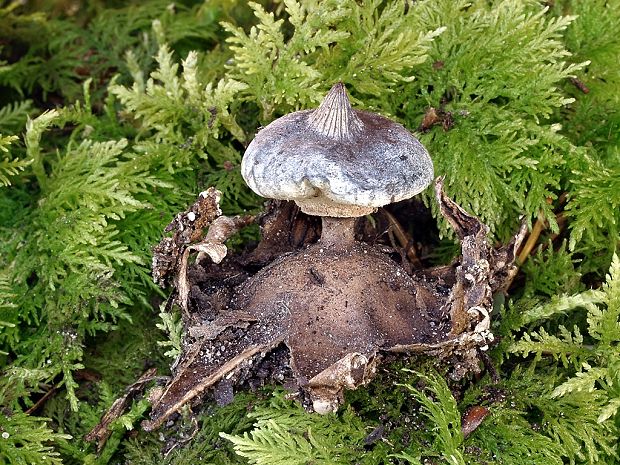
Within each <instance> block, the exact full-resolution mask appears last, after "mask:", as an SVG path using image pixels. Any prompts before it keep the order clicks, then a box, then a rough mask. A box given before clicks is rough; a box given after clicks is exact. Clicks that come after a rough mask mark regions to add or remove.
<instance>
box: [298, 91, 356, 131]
mask: <svg viewBox="0 0 620 465" xmlns="http://www.w3.org/2000/svg"><path fill="white" fill-rule="evenodd" d="M308 123H309V125H310V127H312V128H313V129H314V130H315V131H317V132H319V133H320V134H323V135H324V136H326V137H330V138H332V139H337V140H348V139H352V138H353V136H355V135H356V134H359V133H360V132H361V131H362V129H363V128H364V124H363V123H362V120H360V119H359V118H358V117H357V115H356V114H355V111H354V110H353V108H351V103H350V102H349V97H348V96H347V91H346V89H345V87H344V84H343V83H342V82H339V83H338V84H336V85H335V86H334V87H332V89H331V90H330V91H329V93H328V94H327V95H326V96H325V98H324V99H323V102H321V105H320V106H319V107H318V108H317V109H316V110H314V111H313V112H312V114H311V115H310V117H309V118H308Z"/></svg>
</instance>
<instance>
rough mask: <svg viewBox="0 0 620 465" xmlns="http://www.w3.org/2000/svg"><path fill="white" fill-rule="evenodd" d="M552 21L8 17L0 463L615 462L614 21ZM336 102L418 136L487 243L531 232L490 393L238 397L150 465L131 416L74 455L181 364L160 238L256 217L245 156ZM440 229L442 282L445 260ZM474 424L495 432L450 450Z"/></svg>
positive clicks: (456, 388) (265, 9) (491, 7)
mask: <svg viewBox="0 0 620 465" xmlns="http://www.w3.org/2000/svg"><path fill="white" fill-rule="evenodd" d="M546 3H552V5H551V6H550V7H547V6H545V4H544V3H543V2H538V1H534V0H528V1H517V0H496V1H491V2H489V1H486V0H474V1H469V2H466V1H460V0H459V1H452V0H432V1H431V0H423V1H417V2H406V3H403V2H400V1H391V0H390V1H379V0H376V1H375V0H373V1H369V2H356V1H353V0H346V1H331V0H328V1H315V0H304V1H300V2H298V1H294V0H286V1H284V2H281V1H275V2H269V1H266V2H261V3H260V4H255V3H250V4H247V3H246V2H236V1H228V0H218V1H211V2H205V3H200V2H194V1H191V0H188V1H183V2H179V3H170V2H169V1H151V2H134V3H130V4H127V5H123V6H120V5H117V6H118V8H116V7H115V6H114V4H112V3H106V4H105V5H104V4H103V3H101V2H95V3H93V4H92V5H90V4H89V5H90V6H87V5H86V4H85V3H84V2H81V3H80V2H77V3H75V2H73V3H67V2H45V1H43V2H37V3H36V6H29V5H27V4H24V3H23V2H11V3H8V4H6V5H4V6H2V7H1V8H0V31H3V37H2V41H1V46H0V363H1V375H0V400H1V404H2V405H3V410H2V412H1V414H0V416H1V418H0V432H2V433H5V432H6V433H7V434H8V435H9V436H8V438H5V437H4V436H2V438H0V461H8V462H10V463H16V464H18V463H52V464H56V463H61V461H62V463H66V464H72V463H98V464H105V463H117V462H119V463H120V462H126V463H139V464H145V465H146V464H154V463H161V462H162V461H164V462H165V463H175V464H177V463H178V464H181V463H216V464H232V463H247V462H248V461H249V462H251V463H372V464H380V463H386V464H387V463H395V464H396V463H425V461H426V463H428V462H429V461H430V462H433V463H441V462H445V463H480V464H484V463H505V464H521V463H542V464H547V463H548V464H556V463H576V464H577V463H579V464H581V463H584V464H585V463H595V462H599V463H609V464H613V463H618V462H619V461H620V460H619V458H618V454H619V453H620V451H618V449H617V448H618V446H617V438H618V436H619V431H618V428H619V421H620V420H619V416H618V408H619V407H620V400H619V399H620V378H619V376H618V373H619V372H620V370H619V369H618V362H617V360H618V359H620V354H618V349H617V347H618V343H619V341H618V334H620V327H619V326H618V312H619V311H620V310H619V309H620V306H619V303H618V286H619V283H620V275H619V273H620V271H619V270H618V266H619V265H618V261H617V260H616V259H614V260H613V264H612V266H611V271H610V272H609V276H608V277H607V278H606V277H605V273H606V272H607V270H609V266H610V263H611V262H612V257H613V256H614V252H617V248H618V243H619V241H620V231H619V229H618V225H619V224H620V185H619V184H618V182H619V181H618V180H620V162H619V160H620V156H619V150H620V149H619V143H620V139H619V137H620V136H619V134H620V131H618V128H620V112H619V108H620V105H618V99H619V98H620V97H618V96H619V95H620V92H619V90H620V89H619V86H620V75H619V74H618V73H619V72H620V71H618V69H619V68H618V66H617V56H618V55H619V54H620V39H619V38H618V37H619V36H618V34H617V24H618V23H619V22H620V4H618V2H617V1H604V0H593V1H588V2H581V1H577V0H557V1H555V2H546ZM33 5H34V4H33ZM338 80H340V81H343V82H344V83H345V84H346V85H347V88H348V90H349V92H350V94H351V96H352V99H353V101H354V104H355V105H356V106H357V107H360V108H366V109H371V110H373V111H377V112H380V113H383V114H386V115H389V116H391V117H393V118H396V119H398V120H399V121H400V122H401V123H402V124H403V125H404V126H405V127H407V128H408V129H409V130H411V131H417V135H418V136H419V137H420V138H421V140H422V141H423V143H424V144H425V145H426V146H427V147H428V149H429V151H430V152H431V154H432V156H433V160H434V163H435V167H436V172H437V174H441V175H445V176H446V184H447V190H448V193H449V194H450V195H451V196H452V197H454V198H456V200H457V201H458V202H459V203H460V204H461V205H463V206H464V207H465V208H466V209H467V210H468V211H471V212H473V213H475V214H477V215H478V216H480V217H481V218H482V219H483V220H484V221H485V222H486V223H487V224H489V226H490V227H491V230H492V232H493V234H494V238H495V239H500V240H503V239H506V238H507V237H508V236H509V235H510V234H511V233H512V232H513V231H515V230H516V229H517V227H518V223H519V217H520V216H522V215H525V216H526V218H527V219H529V220H532V219H535V218H538V217H541V218H544V219H546V221H547V223H548V228H547V229H546V230H545V231H544V232H543V234H542V236H541V239H540V240H539V241H538V245H539V251H538V253H537V254H536V255H535V256H533V257H532V258H531V259H529V260H528V261H527V262H526V264H525V266H524V267H523V273H522V274H520V275H519V277H518V278H517V279H516V280H515V283H514V285H513V287H512V288H511V291H510V294H509V295H508V296H507V297H506V299H505V301H506V302H507V304H506V305H505V306H502V305H501V302H502V301H503V300H504V299H503V298H501V297H499V296H498V298H497V299H496V302H497V312H496V315H495V320H494V330H495V333H496V335H498V336H501V340H500V341H499V343H498V344H497V346H496V347H495V348H494V349H493V351H492V354H491V355H492V358H493V359H494V360H495V361H496V363H497V368H498V371H499V375H500V383H499V384H498V385H494V384H493V383H491V382H490V381H489V380H488V379H487V378H486V377H485V378H483V379H481V380H474V379H470V380H466V381H463V382H461V383H458V384H454V383H451V384H446V383H445V381H443V379H444V378H445V376H443V374H441V375H438V374H437V373H436V371H435V370H437V369H438V367H435V366H433V363H432V360H431V361H429V360H420V359H412V360H410V361H407V362H401V363H399V364H398V366H395V367H392V369H390V370H386V371H385V372H382V373H380V374H379V376H378V377H377V379H375V381H373V383H371V384H370V385H369V386H367V387H365V388H363V389H359V390H358V391H355V392H351V393H348V394H347V405H346V407H344V408H343V410H342V411H341V412H339V413H338V414H335V415H332V416H328V417H319V416H316V415H307V414H306V413H305V412H303V411H302V410H301V409H300V408H299V407H298V406H297V405H296V404H295V403H293V402H291V401H289V400H286V399H285V396H284V393H283V392H281V391H280V390H278V389H276V390H275V394H273V395H271V392H272V391H273V389H271V388H269V389H266V390H264V391H262V392H259V393H255V394H249V393H240V394H238V395H237V397H236V399H235V401H234V402H233V403H232V404H231V405H229V406H227V407H224V408H219V407H215V406H213V405H212V404H211V403H210V402H208V401H207V402H205V404H204V405H203V407H202V409H201V410H200V411H197V412H196V413H197V414H198V417H197V418H198V423H195V422H194V421H193V420H192V419H191V418H193V417H192V416H191V415H185V416H184V417H183V418H182V419H180V420H178V421H177V422H176V423H175V426H174V431H168V432H167V433H166V434H168V433H170V434H171V435H173V436H174V435H176V436H174V438H175V439H174V442H175V444H176V445H175V448H174V449H173V450H172V452H171V453H170V454H169V455H167V456H166V458H165V459H164V458H162V455H161V454H162V452H161V451H162V447H163V446H164V444H163V442H162V441H161V440H160V436H159V434H158V433H152V434H146V433H144V432H140V431H139V428H138V425H139V422H140V420H141V419H142V418H143V417H144V415H145V412H146V409H147V408H148V405H147V402H146V400H145V399H144V398H142V397H140V396H138V397H137V398H136V399H135V400H134V402H133V403H132V405H131V408H130V411H129V412H128V413H127V414H126V415H125V416H123V417H122V418H121V419H119V420H117V422H115V423H114V425H113V427H112V436H111V437H110V439H109V441H108V443H107V444H106V446H105V447H104V449H103V450H102V451H101V453H100V454H97V451H96V449H95V447H94V446H93V445H91V444H87V443H86V442H85V441H84V440H83V439H82V438H83V437H84V435H85V434H86V433H87V432H88V431H89V429H90V428H92V427H93V426H94V425H95V424H96V423H97V421H98V420H99V418H100V416H101V414H102V413H103V412H104V411H105V410H106V409H107V408H108V407H109V406H110V405H111V404H112V402H113V401H114V399H116V398H117V397H119V396H120V395H122V394H123V391H124V388H125V387H126V386H127V385H129V384H131V383H132V382H134V381H135V380H136V379H137V378H138V377H139V376H140V375H141V374H142V373H143V372H144V370H145V369H146V368H147V367H150V366H153V365H155V366H158V367H160V372H161V373H165V370H166V368H165V367H166V365H167V364H168V361H167V359H166V357H165V356H164V355H163V353H162V352H164V351H165V350H172V351H173V352H174V349H175V347H178V344H179V341H178V324H176V322H175V321H174V320H173V319H171V318H170V317H169V316H168V315H166V316H165V317H164V319H163V320H162V319H159V318H158V317H157V313H158V308H159V304H160V302H161V300H162V298H163V297H164V296H163V295H162V292H161V290H159V289H157V288H156V287H155V286H154V284H153V283H152V281H151V277H150V270H149V263H150V260H151V247H152V245H153V244H156V243H157V242H158V241H159V239H160V237H161V231H162V228H163V227H164V226H165V225H166V224H167V223H168V222H169V221H170V219H171V218H172V216H173V215H174V213H176V212H177V211H179V210H181V209H183V208H184V207H185V206H186V205H187V204H188V203H189V202H190V201H191V200H192V199H193V198H195V195H196V192H198V191H200V190H202V189H204V188H205V187H206V186H209V185H215V186H217V187H218V189H220V190H221V191H222V192H223V193H224V196H223V209H224V210H225V212H226V213H229V214H237V213H241V212H244V211H255V212H256V211H259V209H260V208H261V205H262V199H260V198H258V197H256V196H255V195H254V194H252V193H251V192H250V191H249V190H248V189H247V187H245V185H244V183H243V181H242V179H241V176H240V171H239V167H240V162H241V156H242V153H243V150H244V148H245V146H246V145H247V143H248V142H249V141H250V140H251V138H252V137H253V134H254V133H255V131H256V130H257V128H258V127H259V126H261V125H265V124H267V123H268V122H269V121H271V120H272V119H274V118H276V117H278V116H280V115H282V114H285V113H287V112H290V111H292V110H296V109H301V108H308V107H312V106H313V105H316V103H317V102H318V101H319V100H320V98H321V96H322V95H323V94H324V92H325V91H326V90H327V89H328V88H329V87H330V86H331V85H332V84H333V83H334V82H336V81H338ZM431 107H432V108H434V109H435V110H436V113H437V116H438V119H436V120H435V121H431V120H429V119H428V118H427V119H426V120H425V121H424V117H425V115H426V116H428V115H429V114H430V113H429V109H430V108H431ZM423 121H424V122H423ZM431 204H432V202H431ZM432 208H434V207H432ZM434 213H435V214H436V213H437V212H434ZM436 217H437V215H436ZM437 220H438V227H439V231H440V234H441V235H442V236H443V237H442V238H441V239H440V238H437V243H439V244H440V246H439V247H436V248H435V249H433V250H431V251H430V253H432V254H434V256H436V257H440V258H438V259H443V258H444V257H448V256H450V255H453V251H454V250H455V242H454V240H453V238H452V237H451V236H450V233H449V229H448V228H447V225H446V224H444V223H443V222H442V221H443V220H441V219H440V218H438V217H437ZM256 235H257V232H256V230H255V229H254V230H251V231H246V232H244V233H243V234H241V235H239V236H238V237H236V238H235V239H234V241H233V245H235V246H240V247H241V246H242V245H243V244H244V243H245V242H246V241H248V240H251V239H254V238H255V237H256ZM593 288H594V289H593ZM158 323H160V326H161V328H162V329H165V330H166V331H167V332H169V333H170V336H169V337H168V338H167V336H166V335H165V334H164V333H163V332H162V331H160V329H158V327H157V324H158ZM158 342H160V343H161V344H159V345H158ZM402 367H405V368H409V369H414V370H415V372H410V371H402V370H400V368H402ZM45 394H49V395H48V396H47V397H45V398H44V400H45V401H44V402H43V403H42V405H39V404H37V401H38V400H40V399H41V398H42V396H44V395H45ZM476 405H483V406H486V407H488V408H489V410H490V412H491V415H490V416H489V417H488V418H487V419H485V421H484V422H483V423H482V425H481V426H480V427H479V428H478V429H476V430H475V431H474V432H473V433H472V434H471V435H470V436H468V437H466V438H465V437H463V435H462V434H461V432H460V422H461V417H462V415H463V413H464V412H465V411H466V409H467V408H468V407H470V406H476ZM29 409H32V410H29ZM129 430H132V432H131V433H130V434H129V433H128V431H129ZM220 433H224V435H223V436H221V435H220ZM68 434H69V435H71V436H72V437H73V438H74V439H71V440H69V439H68V437H67V436H66V435H68ZM277 460H280V462H277Z"/></svg>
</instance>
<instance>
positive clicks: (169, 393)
mask: <svg viewBox="0 0 620 465" xmlns="http://www.w3.org/2000/svg"><path fill="white" fill-rule="evenodd" d="M241 169H242V174H243V177H244V179H245V180H246V182H247V183H248V185H249V186H250V188H252V189H253V190H254V191H255V192H257V193H258V194H259V195H262V196H265V197H268V198H272V199H280V200H281V201H280V202H276V203H272V204H271V207H270V209H271V210H270V211H271V213H267V214H265V215H263V216H262V217H261V218H259V219H258V220H257V221H258V222H259V224H260V225H261V232H262V242H261V243H259V244H258V246H257V247H256V248H255V249H254V250H253V251H249V252H245V253H241V254H233V255H226V253H227V251H226V249H225V248H223V242H224V240H226V239H227V238H228V237H230V235H231V234H232V233H234V232H235V231H236V230H237V229H239V228H241V227H243V226H244V225H246V224H248V223H249V222H250V221H253V220H254V219H253V218H250V217H235V218H226V217H223V216H221V214H220V213H219V193H218V192H217V191H215V190H213V189H211V190H209V191H206V192H205V193H203V194H201V197H200V198H199V200H198V201H197V202H196V204H194V205H193V206H192V207H191V208H190V211H189V212H186V213H184V214H180V215H177V218H176V219H175V222H173V223H171V226H170V227H169V228H170V229H171V230H176V233H175V236H174V237H173V238H165V239H164V240H163V241H162V243H161V244H160V245H159V246H158V247H157V248H156V249H155V258H154V275H155V276H156V277H157V278H158V280H159V281H160V282H170V281H173V284H174V286H175V287H176V289H177V290H178V291H179V292H178V293H177V295H178V298H177V301H178V303H179V304H180V306H181V307H182V308H183V309H184V325H185V337H184V341H183V352H182V354H181V356H180V358H179V359H178V360H177V362H175V365H174V366H173V376H172V378H171V380H170V381H169V382H168V384H167V385H166V386H165V387H164V389H163V390H162V392H160V393H159V394H158V396H155V398H154V399H153V410H152V413H151V420H149V421H146V422H144V424H143V426H144V428H145V429H147V430H151V429H154V428H157V427H158V426H160V425H161V424H162V423H163V422H164V421H165V420H166V419H167V418H168V417H169V416H170V415H171V414H172V413H174V412H175V411H177V410H178V409H179V408H180V407H181V406H183V405H184V404H187V403H188V402H190V401H192V400H193V399H195V398H198V397H199V396H200V395H202V394H203V393H204V392H205V391H207V390H212V392H213V393H214V394H215V395H216V397H218V395H220V394H218V392H220V391H221V390H222V389H224V388H226V389H228V390H230V389H231V386H233V385H243V384H244V383H245V384H248V383H249V384H250V385H252V383H254V382H255V380H256V378H260V380H261V381H260V382H264V381H269V380H271V381H277V382H283V383H285V384H286V385H287V386H288V388H289V389H290V390H291V391H292V392H293V393H294V394H295V393H296V394H297V395H298V396H299V399H300V400H301V401H302V403H304V405H305V406H306V407H307V408H308V409H313V410H315V411H317V412H320V413H327V412H331V411H335V410H336V409H337V407H338V405H339V404H340V402H341V401H342V396H343V391H344V390H345V389H355V388H357V387H359V386H360V385H363V384H366V383H368V382H369V381H370V380H371V379H372V377H373V375H374V373H375V370H376V367H377V366H378V364H379V363H380V362H381V359H382V357H390V354H393V355H392V357H393V356H395V355H394V354H398V353H425V354H432V355H435V356H437V357H439V358H441V359H446V360H453V361H456V362H458V363H454V364H453V376H455V377H462V376H464V375H465V374H466V373H467V372H469V371H479V370H480V363H479V362H480V360H479V356H478V353H479V351H481V350H486V348H487V347H488V344H489V343H491V342H492V340H493V335H492V334H491V332H490V312H491V308H492V294H493V293H494V292H497V291H501V290H502V289H503V287H504V285H505V283H506V282H508V280H509V279H510V278H511V277H512V275H513V274H514V273H515V271H516V268H515V267H514V266H513V262H514V256H515V252H516V249H517V247H518V246H519V244H520V242H521V240H522V238H523V235H524V232H525V229H524V227H522V228H521V230H520V231H519V233H518V234H517V235H516V236H515V237H514V238H513V240H512V241H511V242H510V243H509V244H508V245H506V246H504V247H501V248H498V249H493V248H491V247H489V245H488V243H487V241H486V236H487V234H488V228H487V227H486V226H485V225H483V224H482V223H480V221H479V220H478V219H477V218H475V217H473V216H471V215H469V214H467V213H466V212H465V211H464V210H462V209H461V208H460V207H459V206H458V205H456V204H455V203H454V202H453V201H452V200H450V199H449V198H447V197H446V196H445V195H444V193H443V191H442V186H443V180H442V179H438V180H437V181H436V183H435V196H436V200H437V202H438V204H439V207H440V212H441V214H442V215H443V216H444V217H445V218H446V219H447V220H448V222H449V223H450V224H451V226H452V227H453V229H454V230H455V233H456V235H457V236H458V237H459V239H460V240H461V244H462V256H461V257H458V258H457V259H456V260H455V262H454V263H453V264H451V265H448V266H442V267H435V268H429V269H422V270H416V271H415V272H408V271H407V269H406V268H405V267H403V266H402V265H401V264H399V263H398V262H397V261H395V260H394V259H393V258H391V256H390V255H389V254H388V253H386V251H385V247H383V248H381V247H380V246H377V245H372V244H370V243H367V242H365V241H363V240H356V237H355V228H354V224H355V221H356V218H357V217H361V216H364V215H368V214H370V213H372V212H374V211H375V210H376V209H377V208H379V207H382V206H384V205H387V204H389V203H391V202H396V201H399V200H403V199H407V198H410V197H412V196H414V195H416V194H417V193H419V192H421V191H422V190H424V189H425V187H426V186H427V185H429V184H430V183H431V182H432V178H433V167H432V162H431V160H430V157H429V155H428V153H427V152H426V150H425V149H424V147H423V146H422V145H421V144H420V142H419V141H418V140H417V139H415V138H414V137H413V136H412V135H411V134H410V133H409V132H408V131H407V130H406V129H405V128H403V127H402V126H401V125H399V124H397V123H394V122H392V121H390V120H389V119H387V118H384V117H382V116H380V115H376V114H374V113H370V112H364V111H358V110H354V109H352V108H351V105H350V103H349V100H348V97H347V95H346V91H345V89H344V86H343V85H342V84H336V85H335V86H334V87H333V88H332V90H331V91H330V92H329V93H328V94H327V96H326V97H325V99H324V101H323V102H322V103H321V105H320V106H319V107H318V108H317V109H315V110H304V111H298V112H295V113H292V114H289V115H286V116H284V117H282V118H280V119H278V120H276V121H274V122H272V123H271V124H269V125H268V126H267V127H265V128H264V129H262V130H261V131H259V133H258V134H257V135H256V137H255V139H254V140H253V141H252V143H251V144H250V145H249V147H248V149H247V151H246V153H245V155H244V159H243V163H242V167H241ZM282 200H293V201H294V202H295V203H296V204H297V205H298V206H299V209H301V211H302V212H304V213H305V214H307V215H315V216H321V217H322V231H321V235H320V239H318V240H317V237H316V235H313V234H312V227H311V226H309V225H311V223H312V222H311V221H310V220H311V216H305V215H303V214H297V213H295V212H294V210H295V207H293V206H292V204H291V203H289V202H282ZM195 212H207V213H206V216H204V217H203V216H201V215H200V214H198V217H197V216H196V213H195ZM291 212H293V213H291ZM189 213H193V214H192V215H189ZM207 216H208V218H207ZM190 219H192V220H191V221H190ZM197 224H200V225H201V231H200V234H191V233H189V234H188V233H187V230H189V231H190V232H191V231H192V228H194V229H195V225H197ZM205 224H207V226H208V227H209V228H210V229H209V232H208V233H207V234H206V235H204V234H202V228H203V227H207V226H205ZM224 225H227V228H225V230H222V231H220V229H222V228H223V226H224ZM300 225H301V226H302V227H300ZM213 228H215V230H216V231H215V233H214V232H213V231H212V229H213ZM300 230H303V231H305V233H304V234H301V235H300V234H298V233H297V232H298V231H300ZM180 231H182V232H183V233H181V232H180ZM188 236H191V237H192V238H196V237H197V236H200V237H201V238H200V239H198V240H195V241H193V242H192V241H189V242H188V241H187V240H186V239H185V238H186V237H188ZM202 237H204V239H203V238H202ZM266 245H270V246H274V245H275V249H278V247H279V252H281V253H279V254H278V253H276V252H275V251H273V250H272V251H271V252H270V251H269V247H266ZM275 249H274V250H275ZM191 251H199V252H202V256H201V258H202V259H201V260H197V262H196V263H195V264H193V265H191V266H190V265H188V255H189V253H190V252H191ZM214 251H216V252H217V253H215V252H214ZM209 257H210V258H211V259H212V260H209ZM214 257H215V258H216V259H217V260H216V261H218V262H219V264H215V263H213V258H214ZM258 257H261V258H260V259H259V258H258ZM258 262H260V267H259V269H258V271H256V269H257V263H258Z"/></svg>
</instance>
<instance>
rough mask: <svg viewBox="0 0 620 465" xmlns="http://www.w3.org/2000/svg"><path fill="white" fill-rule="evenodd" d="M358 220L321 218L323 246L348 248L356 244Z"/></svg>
mask: <svg viewBox="0 0 620 465" xmlns="http://www.w3.org/2000/svg"><path fill="white" fill-rule="evenodd" d="M356 220H357V218H335V217H333V216H323V217H321V223H322V225H321V244H324V245H325V246H327V247H337V248H346V247H351V246H352V245H353V244H354V243H355V221H356Z"/></svg>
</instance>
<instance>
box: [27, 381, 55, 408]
mask: <svg viewBox="0 0 620 465" xmlns="http://www.w3.org/2000/svg"><path fill="white" fill-rule="evenodd" d="M57 390H58V388H56V386H53V387H52V388H51V389H50V390H49V391H47V392H46V393H45V394H44V395H43V397H41V398H40V399H39V400H37V402H36V403H35V404H34V405H33V406H32V407H30V408H29V409H28V410H26V413H27V414H28V415H30V414H32V413H34V412H36V411H37V410H38V409H39V407H41V406H42V405H43V404H44V403H45V401H46V400H47V399H49V398H50V397H51V396H52V395H53V394H55V393H56V391H57Z"/></svg>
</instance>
